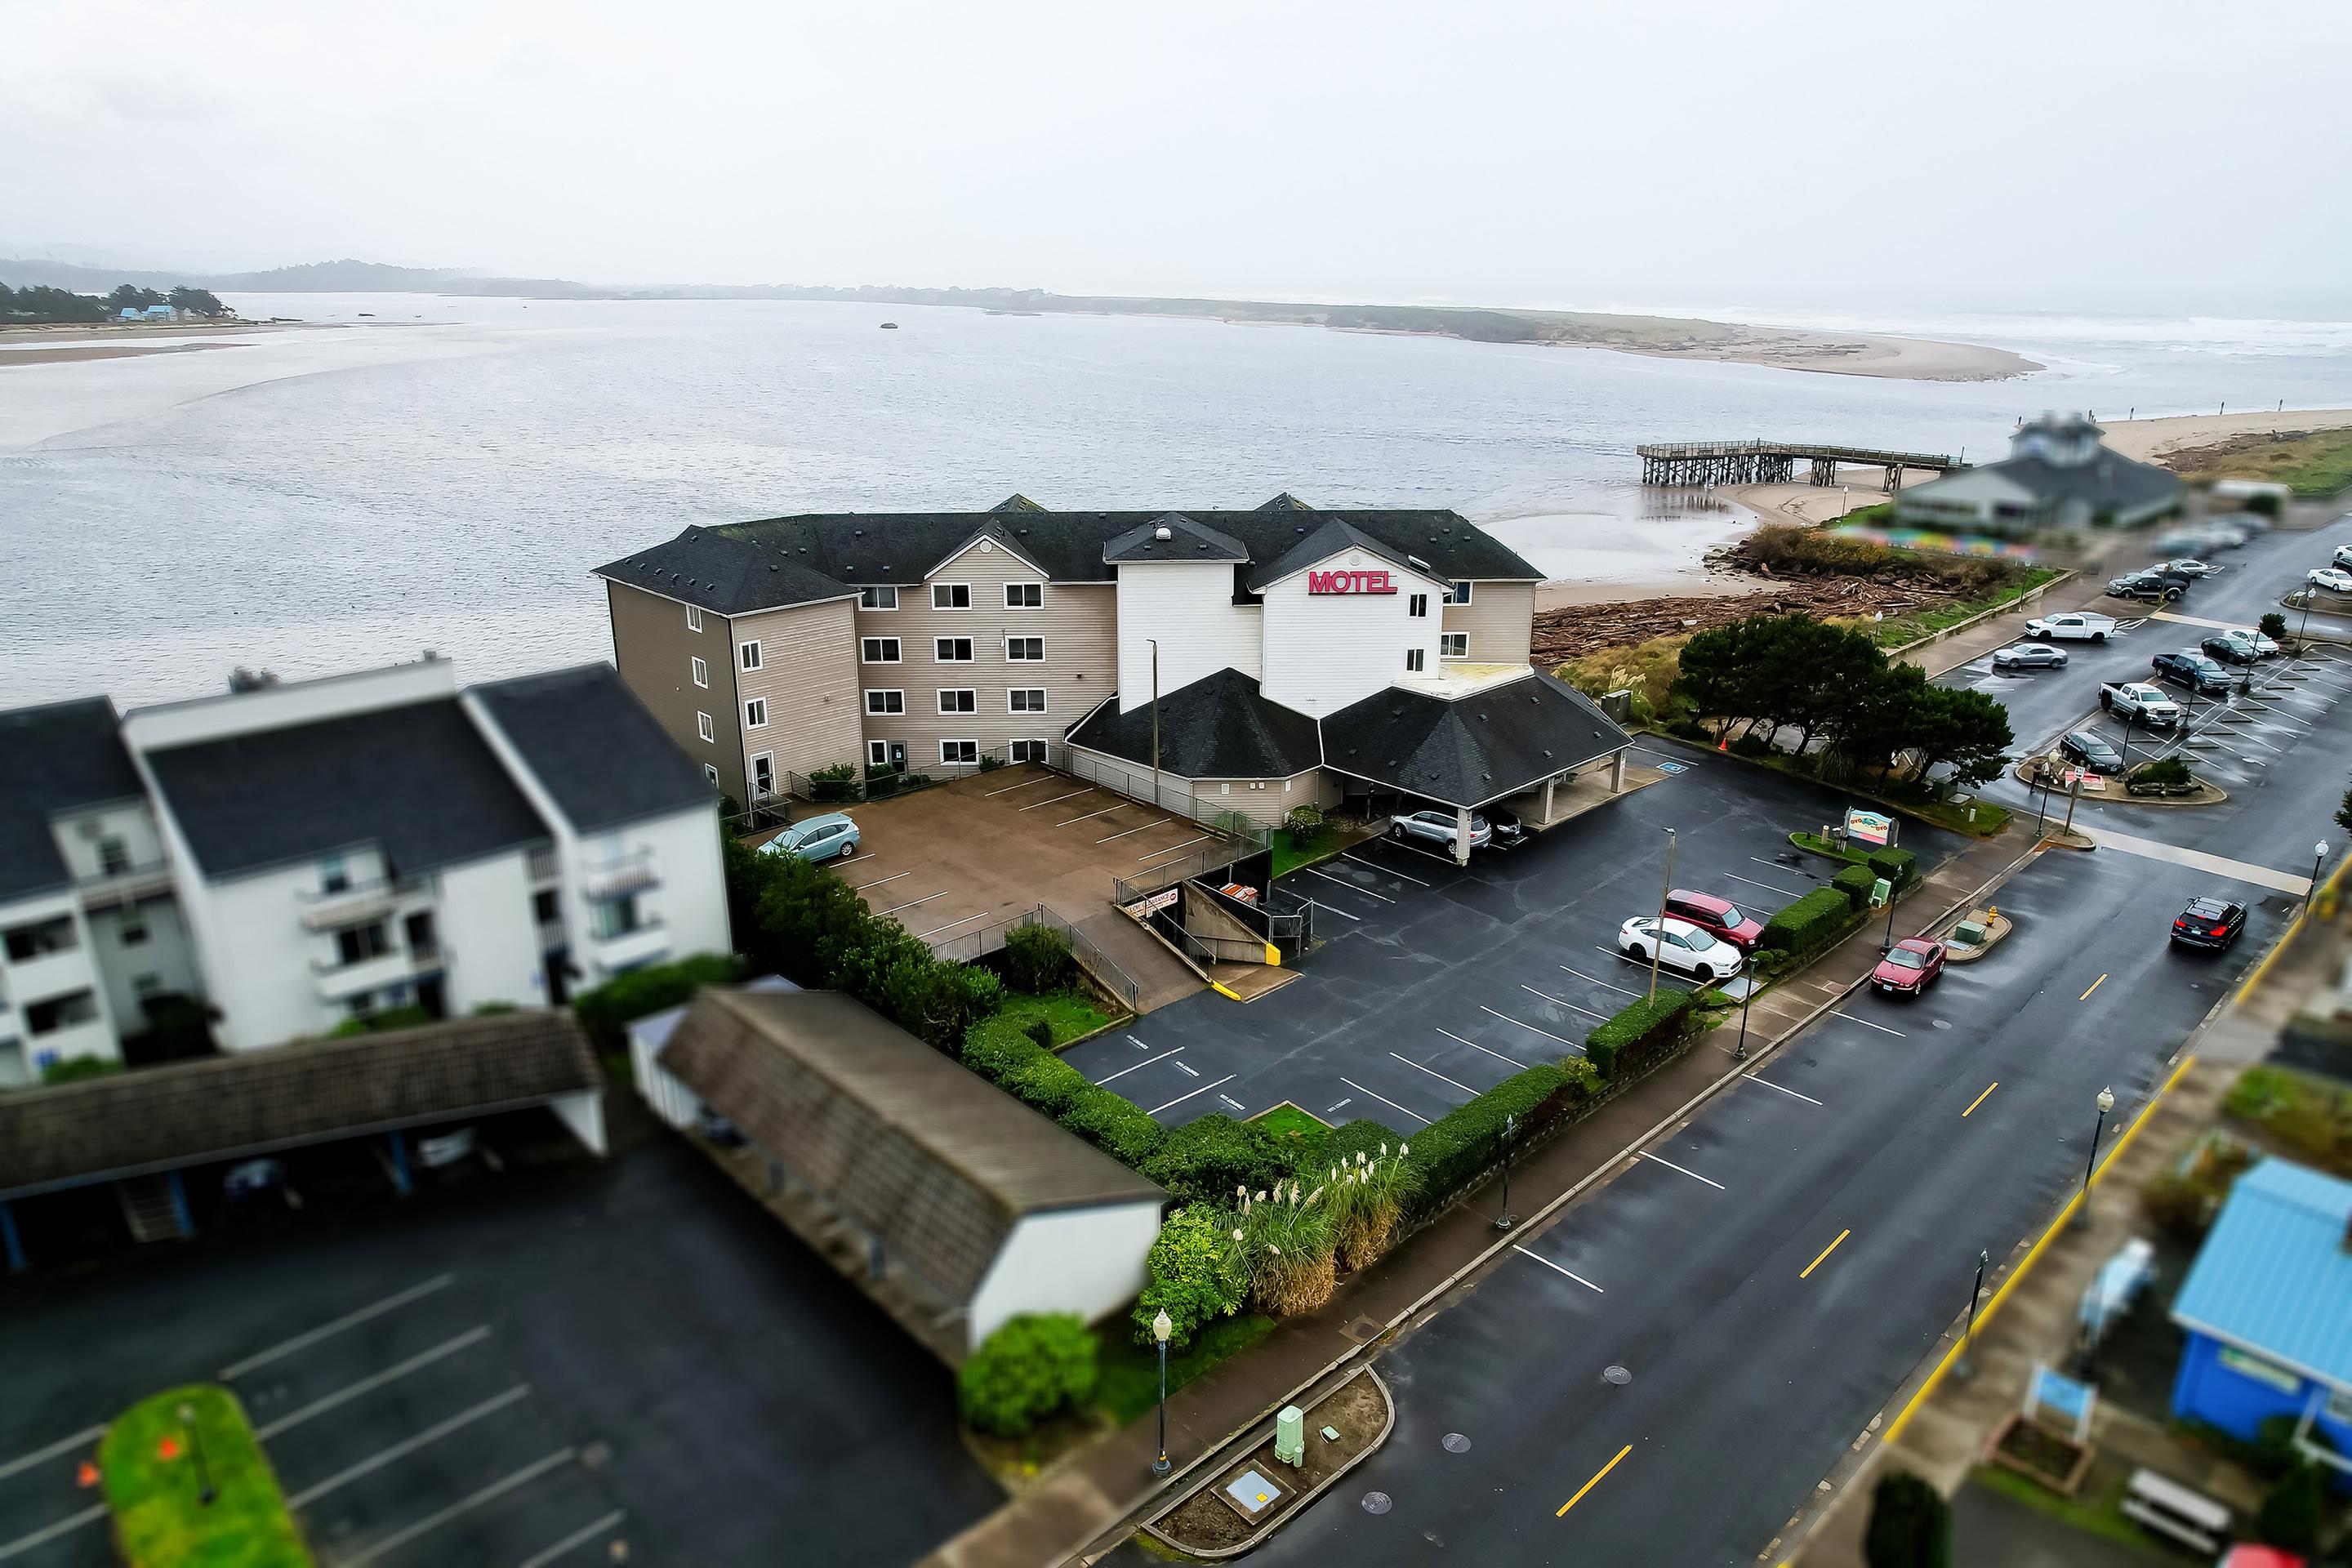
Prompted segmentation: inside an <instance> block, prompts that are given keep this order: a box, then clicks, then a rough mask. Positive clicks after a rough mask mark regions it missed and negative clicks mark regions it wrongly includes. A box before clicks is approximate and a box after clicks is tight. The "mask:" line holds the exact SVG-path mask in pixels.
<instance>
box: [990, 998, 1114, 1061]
mask: <svg viewBox="0 0 2352 1568" xmlns="http://www.w3.org/2000/svg"><path fill="white" fill-rule="evenodd" d="M998 1016H1001V1017H1005V1018H1010V1019H1011V1020H1013V1023H1014V1024H1015V1025H1018V1026H1021V1027H1023V1028H1026V1027H1027V1026H1028V1025H1029V1022H1030V1020H1032V1019H1034V1018H1043V1019H1045V1021H1046V1022H1047V1023H1048V1024H1051V1025H1052V1026H1054V1048H1055V1050H1060V1049H1061V1048H1062V1047H1064V1046H1066V1045H1068V1044H1069V1043H1070V1042H1071V1041H1072V1040H1075V1039H1078V1038H1080V1037H1083V1036H1087V1035H1091V1034H1093V1033H1094V1032H1095V1031H1096V1030H1097V1029H1100V1028H1104V1027H1107V1026H1108V1025H1109V1024H1110V1023H1111V1022H1112V1019H1111V1016H1110V1015H1109V1014H1108V1013H1106V1012H1104V1011H1103V1010H1102V1009H1101V1008H1100V1007H1097V1006H1096V1005H1095V1004H1094V1000H1093V998H1091V997H1089V996H1087V995H1086V994H1084V993H1082V992H1077V991H1056V992H1054V993H1053V994H1050V995H1045V996H1032V995H1029V994H1026V993H1025V992H1020V991H1007V992H1006V993H1005V994H1004V1005H1003V1008H1001V1009H1000V1010H999V1015H998Z"/></svg>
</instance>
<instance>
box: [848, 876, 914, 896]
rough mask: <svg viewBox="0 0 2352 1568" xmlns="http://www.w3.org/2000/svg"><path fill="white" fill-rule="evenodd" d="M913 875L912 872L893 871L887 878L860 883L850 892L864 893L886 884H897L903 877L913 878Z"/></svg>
mask: <svg viewBox="0 0 2352 1568" xmlns="http://www.w3.org/2000/svg"><path fill="white" fill-rule="evenodd" d="M913 875H914V873H913V872H912V871H893V872H892V873H891V874H890V875H888V876H887V877H877V878H875V879H873V880H872V881H870V882H860V883H858V884H857V886H856V887H854V888H852V889H849V890H850V891H851V892H853V893H862V892H864V891H865V890H866V889H868V888H878V887H880V886H881V885H882V884H883V883H885V882H895V881H897V880H898V879H899V878H901V877H911V876H913Z"/></svg>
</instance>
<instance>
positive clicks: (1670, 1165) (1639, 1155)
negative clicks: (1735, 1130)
mask: <svg viewBox="0 0 2352 1568" xmlns="http://www.w3.org/2000/svg"><path fill="white" fill-rule="evenodd" d="M1633 1158H1635V1159H1637V1160H1647V1161H1649V1162H1650V1163H1653V1164H1657V1165H1664V1167H1665V1168H1666V1169H1667V1170H1669V1171H1682V1173H1683V1174H1684V1175H1685V1176H1688V1177H1689V1178H1690V1179H1691V1180H1692V1181H1694V1182H1705V1183H1706V1184H1707V1185H1708V1186H1710V1187H1713V1188H1714V1189H1715V1190H1716V1191H1717V1192H1718V1193H1727V1192H1729V1191H1730V1190H1731V1189H1730V1188H1729V1187H1727V1186H1725V1185H1724V1184H1722V1183H1721V1182H1718V1181H1716V1180H1714V1179H1713V1178H1712V1177H1708V1176H1702V1175H1700V1174H1699V1173H1697V1172H1696V1171H1687V1170H1683V1167H1682V1166H1680V1165H1677V1164H1675V1163H1674V1162H1673V1161H1672V1160H1661V1159H1659V1158H1658V1157H1657V1156H1656V1155H1655V1154H1653V1153H1651V1152H1648V1151H1647V1150H1644V1149H1636V1150H1634V1151H1633Z"/></svg>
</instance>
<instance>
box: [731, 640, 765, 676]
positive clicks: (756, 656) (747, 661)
mask: <svg viewBox="0 0 2352 1568" xmlns="http://www.w3.org/2000/svg"><path fill="white" fill-rule="evenodd" d="M735 657H736V658H739V659H740V660H742V663H743V668H746V669H757V668H760V645H759V643H758V642H756V641H753V642H747V643H740V644H738V645H737V647H736V649H735Z"/></svg>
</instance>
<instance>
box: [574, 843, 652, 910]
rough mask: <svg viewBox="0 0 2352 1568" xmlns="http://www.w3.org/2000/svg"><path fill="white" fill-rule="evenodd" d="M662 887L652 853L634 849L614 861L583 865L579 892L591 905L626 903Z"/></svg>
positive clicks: (588, 862)
mask: <svg viewBox="0 0 2352 1568" xmlns="http://www.w3.org/2000/svg"><path fill="white" fill-rule="evenodd" d="M660 883H661V873H660V872H659V871H658V870H656V868H655V867H654V852H653V851H652V850H651V849H632V850H630V851H629V852H628V853H627V854H625V855H622V856H619V857H617V858H614V859H611V860H583V861H582V862H581V863H580V890H581V893H582V895H583V897H585V898H586V899H588V900H590V901H591V902H601V901H603V900H606V899H624V898H626V897H628V896H629V895H630V894H631V893H642V892H644V891H645V890H646V889H647V888H652V887H657V886H659V885H660Z"/></svg>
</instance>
